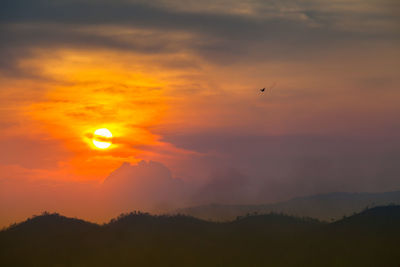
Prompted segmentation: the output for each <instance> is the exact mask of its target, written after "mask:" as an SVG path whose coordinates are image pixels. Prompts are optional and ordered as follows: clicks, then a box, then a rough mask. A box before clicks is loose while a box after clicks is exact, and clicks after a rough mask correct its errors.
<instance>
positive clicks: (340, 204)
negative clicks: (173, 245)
mask: <svg viewBox="0 0 400 267" xmlns="http://www.w3.org/2000/svg"><path fill="white" fill-rule="evenodd" d="M389 204H397V205H400V191H394V192H383V193H343V192H339V193H329V194H320V195H313V196H306V197H297V198H293V199H291V200H288V201H285V202H278V203H273V204H262V205H223V204H210V205H202V206H196V207H188V208H184V209H179V210H178V211H177V212H179V213H182V214H186V215H189V216H194V217H196V218H201V219H205V220H217V221H226V220H233V219H235V218H236V217H237V216H243V215H246V214H248V213H254V212H257V213H270V212H277V213H281V212H282V213H285V214H290V215H293V216H300V217H303V216H306V217H312V218H318V219H319V220H324V221H332V220H338V219H340V218H342V217H343V216H349V215H352V214H353V213H355V212H360V211H362V210H364V209H365V208H366V207H370V208H371V207H376V206H382V205H389Z"/></svg>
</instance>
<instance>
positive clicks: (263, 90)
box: [260, 83, 276, 93]
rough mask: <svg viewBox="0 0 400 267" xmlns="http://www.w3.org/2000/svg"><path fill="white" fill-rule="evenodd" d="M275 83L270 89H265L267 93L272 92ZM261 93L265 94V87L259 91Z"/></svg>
mask: <svg viewBox="0 0 400 267" xmlns="http://www.w3.org/2000/svg"><path fill="white" fill-rule="evenodd" d="M275 85H276V83H273V84H272V86H271V87H269V88H267V91H268V90H269V92H272V89H273V88H274V87H275ZM260 92H261V93H264V92H265V87H264V88H262V89H260Z"/></svg>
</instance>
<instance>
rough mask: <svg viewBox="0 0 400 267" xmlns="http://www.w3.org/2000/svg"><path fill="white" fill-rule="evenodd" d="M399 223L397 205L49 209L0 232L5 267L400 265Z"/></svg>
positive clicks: (1, 262) (0, 255) (0, 261)
mask: <svg viewBox="0 0 400 267" xmlns="http://www.w3.org/2000/svg"><path fill="white" fill-rule="evenodd" d="M399 225H400V206H384V207H376V208H371V209H367V210H364V211H363V212H361V213H358V214H355V215H352V216H350V217H346V218H343V219H341V220H339V221H336V222H333V223H322V222H319V221H317V220H314V219H309V218H296V217H291V216H286V215H280V214H267V215H251V216H245V217H241V218H238V219H236V220H234V221H231V222H225V223H216V222H207V221H203V220H200V219H195V218H192V217H188V216H182V215H177V216H151V215H149V214H144V213H131V214H124V215H121V216H120V217H118V218H116V219H114V220H112V221H111V222H110V223H108V224H105V225H101V226H100V225H96V224H92V223H88V222H85V221H82V220H78V219H72V218H66V217H63V216H60V215H58V214H48V213H45V214H43V215H41V216H36V217H33V218H31V219H28V220H27V221H25V222H23V223H20V224H16V225H13V226H11V227H9V228H7V229H5V230H3V231H1V232H0V266H399V264H400V246H399V245H398V242H399V240H400V227H399Z"/></svg>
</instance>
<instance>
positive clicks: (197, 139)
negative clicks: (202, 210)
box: [0, 0, 400, 226]
mask: <svg viewBox="0 0 400 267" xmlns="http://www.w3.org/2000/svg"><path fill="white" fill-rule="evenodd" d="M0 38H1V42H0V148H1V149H0V226H4V225H8V224H10V223H12V222H15V221H19V220H22V219H24V218H26V217H27V216H31V215H33V214H37V213H40V212H42V211H44V210H49V211H57V212H61V213H63V214H66V215H70V216H79V217H82V218H87V219H91V220H94V221H104V220H107V219H109V218H111V216H115V215H117V214H118V213H119V212H124V211H129V210H133V209H140V210H144V211H151V212H159V211H168V210H173V209H175V208H179V207H185V206H190V205H197V204H204V203H216V202H217V203H232V204H243V203H269V202H273V201H282V200H286V199H289V198H291V197H294V196H301V195H310V194H316V193H326V192H337V191H346V192H361V191H369V192H378V191H393V190H400V164H399V162H400V139H399V138H400V49H399V48H400V2H399V1H397V0H348V1H343V0H331V1H323V0H300V1H295V0H268V1H262V0H240V1H239V0H237V1H236V0H203V1H192V0H185V1H183V0H154V1H153V0H152V1H144V0H137V1H136V0H114V1H105V0H103V1H95V0H80V1H78V0H71V1H67V0H57V1H50V0H49V1H46V0H35V1H32V0H3V1H1V4H0ZM273 84H276V85H275V87H274V88H273V89H272V90H267V91H266V92H264V93H261V92H260V91H259V89H260V88H263V87H267V88H269V87H271V86H272V85H273ZM102 128H106V129H108V130H109V131H110V132H111V133H112V135H113V137H112V139H111V140H112V145H111V146H110V147H109V148H107V149H98V148H96V147H95V146H94V145H93V142H92V139H93V137H94V136H93V135H94V131H95V130H97V129H102ZM103 141H104V140H103Z"/></svg>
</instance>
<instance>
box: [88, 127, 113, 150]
mask: <svg viewBox="0 0 400 267" xmlns="http://www.w3.org/2000/svg"><path fill="white" fill-rule="evenodd" d="M111 138H112V133H111V132H110V130H108V129H106V128H102V129H97V130H96V131H95V132H94V134H93V140H92V142H93V145H94V146H95V147H97V148H100V149H106V148H108V147H109V146H111ZM108 139H110V141H108Z"/></svg>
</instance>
